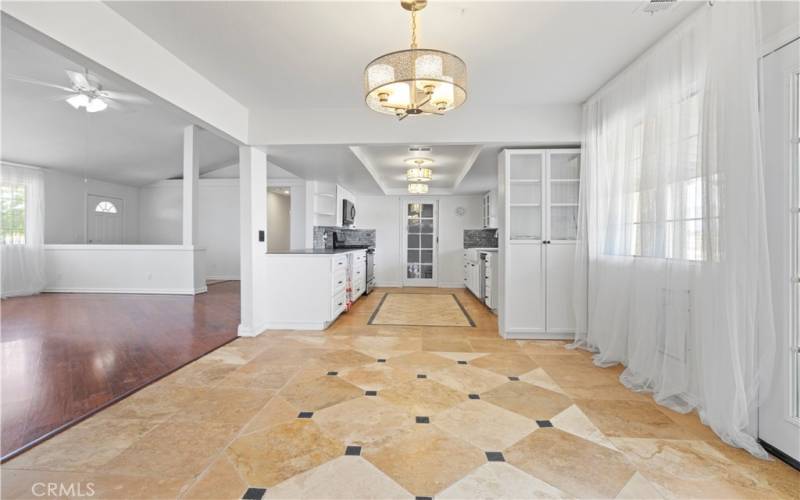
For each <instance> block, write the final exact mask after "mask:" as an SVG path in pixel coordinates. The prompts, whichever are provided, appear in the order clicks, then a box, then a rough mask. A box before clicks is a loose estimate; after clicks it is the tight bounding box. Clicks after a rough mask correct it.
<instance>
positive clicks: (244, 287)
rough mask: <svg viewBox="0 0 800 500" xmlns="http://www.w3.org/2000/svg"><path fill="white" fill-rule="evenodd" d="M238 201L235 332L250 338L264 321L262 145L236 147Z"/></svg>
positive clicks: (263, 326)
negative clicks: (238, 274) (238, 306)
mask: <svg viewBox="0 0 800 500" xmlns="http://www.w3.org/2000/svg"><path fill="white" fill-rule="evenodd" d="M239 204H240V205H239V210H240V212H239V235H240V250H239V251H240V254H241V281H240V286H241V311H242V312H241V320H240V324H239V335H240V336H243V337H252V336H255V335H258V334H259V333H261V332H263V331H264V330H266V324H267V315H266V310H267V308H266V301H267V153H266V150H264V149H262V148H256V147H253V146H241V147H240V148H239Z"/></svg>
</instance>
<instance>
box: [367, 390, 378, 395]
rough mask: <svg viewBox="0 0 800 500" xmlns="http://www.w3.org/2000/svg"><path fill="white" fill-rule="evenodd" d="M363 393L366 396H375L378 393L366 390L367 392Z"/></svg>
mask: <svg viewBox="0 0 800 500" xmlns="http://www.w3.org/2000/svg"><path fill="white" fill-rule="evenodd" d="M364 395H366V396H377V395H378V391H367V392H365V393H364Z"/></svg>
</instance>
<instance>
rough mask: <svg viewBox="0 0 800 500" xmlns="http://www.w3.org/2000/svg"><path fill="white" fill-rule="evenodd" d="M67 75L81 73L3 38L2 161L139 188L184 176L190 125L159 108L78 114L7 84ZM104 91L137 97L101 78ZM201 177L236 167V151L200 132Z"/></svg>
mask: <svg viewBox="0 0 800 500" xmlns="http://www.w3.org/2000/svg"><path fill="white" fill-rule="evenodd" d="M65 69H70V70H73V71H83V68H82V67H80V66H78V65H76V64H75V63H73V62H72V61H70V60H68V59H66V58H65V57H63V56H62V55H60V54H57V53H55V52H53V51H51V50H49V49H46V48H44V47H42V46H40V45H38V44H36V43H35V42H33V41H31V40H29V39H28V38H26V37H24V36H23V35H21V34H19V33H17V32H15V31H13V30H11V29H8V28H7V27H6V26H3V30H2V74H3V79H2V102H3V106H2V116H1V117H0V119H2V144H0V146H1V147H2V159H3V160H5V161H10V162H16V163H24V164H29V165H36V166H41V167H47V168H53V169H58V170H61V171H64V172H67V173H72V174H75V175H79V176H83V177H91V178H95V179H100V180H105V181H109V182H118V183H122V184H128V185H133V186H138V185H144V184H148V183H151V182H154V181H157V180H162V179H168V178H173V177H176V176H179V175H180V174H181V171H182V166H181V157H182V148H183V146H182V137H183V129H184V127H186V126H187V125H189V123H188V122H186V121H185V119H181V118H180V117H178V116H177V115H176V114H175V113H173V112H171V111H169V110H166V109H164V108H162V107H160V106H159V105H155V104H125V107H126V109H125V111H116V110H112V109H107V110H106V111H102V112H99V113H91V114H90V113H86V112H84V111H82V110H81V111H77V110H74V109H73V108H72V107H71V106H69V105H68V104H66V103H65V102H64V101H63V99H61V97H62V96H64V95H65V93H64V92H62V91H60V90H58V89H54V88H48V87H42V86H37V85H31V84H26V83H21V82H19V81H16V80H13V79H9V78H8V76H9V75H19V76H23V77H26V78H32V79H35V80H40V81H45V82H52V83H55V84H59V85H64V86H70V85H68V83H69V82H68V79H67V76H66V74H65V73H64V70H65ZM99 80H100V82H101V83H102V84H103V87H104V88H107V89H112V90H117V91H125V92H133V93H135V92H136V89H135V88H134V87H133V86H132V85H130V84H128V83H126V82H124V81H121V80H119V79H113V78H108V77H104V76H102V75H100V76H99ZM199 154H200V165H201V172H203V173H205V172H209V171H212V170H214V169H216V168H219V167H222V166H225V165H229V164H231V163H233V162H236V161H237V157H238V148H237V147H236V146H235V145H234V144H232V143H230V142H228V141H225V140H223V139H220V138H218V137H217V136H215V135H213V134H211V133H210V132H207V131H205V130H201V132H200V152H199Z"/></svg>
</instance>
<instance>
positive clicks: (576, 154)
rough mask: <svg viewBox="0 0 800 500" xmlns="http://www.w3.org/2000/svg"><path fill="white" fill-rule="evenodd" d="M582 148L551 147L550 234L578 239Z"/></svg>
mask: <svg viewBox="0 0 800 500" xmlns="http://www.w3.org/2000/svg"><path fill="white" fill-rule="evenodd" d="M580 161H581V152H580V150H579V149H564V150H557V149H556V150H551V151H550V152H549V154H548V156H547V176H546V177H547V190H546V191H547V212H546V218H547V222H546V225H547V231H546V234H547V236H546V237H545V239H546V240H549V241H575V239H576V237H577V235H578V189H579V182H580Z"/></svg>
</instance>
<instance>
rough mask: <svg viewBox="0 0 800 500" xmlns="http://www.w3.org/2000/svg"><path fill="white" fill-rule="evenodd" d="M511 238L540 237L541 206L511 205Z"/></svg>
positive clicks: (536, 238)
mask: <svg viewBox="0 0 800 500" xmlns="http://www.w3.org/2000/svg"><path fill="white" fill-rule="evenodd" d="M510 233H511V239H512V240H541V239H542V207H540V206H538V207H526V206H519V207H515V206H512V207H511V231H510Z"/></svg>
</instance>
